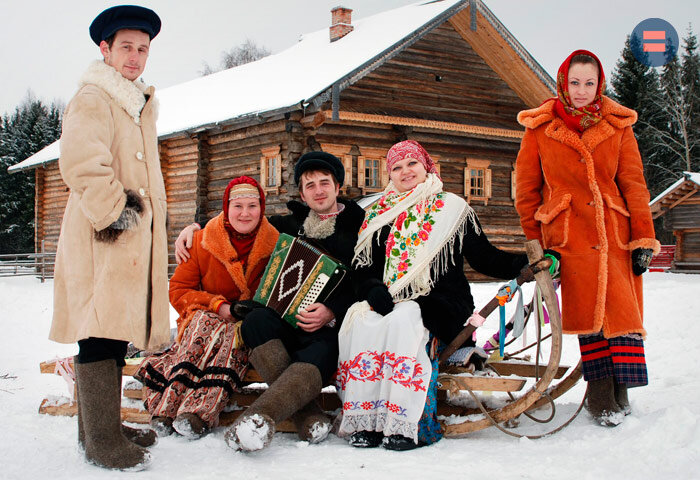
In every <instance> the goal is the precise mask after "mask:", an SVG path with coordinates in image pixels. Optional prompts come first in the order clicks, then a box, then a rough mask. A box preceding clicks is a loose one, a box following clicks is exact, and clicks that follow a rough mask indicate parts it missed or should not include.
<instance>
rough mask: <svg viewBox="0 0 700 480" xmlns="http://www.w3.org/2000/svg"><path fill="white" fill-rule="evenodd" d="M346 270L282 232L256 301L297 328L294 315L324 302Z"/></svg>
mask: <svg viewBox="0 0 700 480" xmlns="http://www.w3.org/2000/svg"><path fill="white" fill-rule="evenodd" d="M346 273H347V268H346V267H345V266H344V265H343V264H341V263H339V262H338V261H337V260H335V259H333V258H331V257H329V256H328V255H325V254H323V253H322V252H321V251H320V250H319V249H317V248H315V247H314V246H312V245H310V244H309V243H307V242H304V241H303V240H300V239H298V238H295V237H292V236H291V235H287V234H286V233H282V234H280V236H279V239H278V240H277V245H275V250H274V251H273V252H272V255H271V256H270V261H269V262H268V264H267V268H265V273H264V274H263V277H262V280H260V285H259V286H258V290H257V291H256V292H255V296H254V297H253V300H255V301H256V302H259V303H261V304H263V305H265V306H267V307H269V308H271V309H273V310H274V311H276V312H277V313H279V314H280V316H281V317H282V318H284V319H285V320H286V321H287V322H289V324H290V325H292V326H293V327H295V328H297V324H296V323H297V319H296V318H295V315H297V314H298V313H299V311H300V310H303V309H305V308H306V307H308V306H309V305H311V304H312V303H316V302H323V301H324V300H326V299H327V298H328V297H329V296H330V295H331V293H333V291H334V290H335V288H336V287H337V286H338V284H339V283H340V282H341V280H342V279H343V277H345V274H346Z"/></svg>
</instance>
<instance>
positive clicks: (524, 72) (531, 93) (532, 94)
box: [448, 9, 553, 108]
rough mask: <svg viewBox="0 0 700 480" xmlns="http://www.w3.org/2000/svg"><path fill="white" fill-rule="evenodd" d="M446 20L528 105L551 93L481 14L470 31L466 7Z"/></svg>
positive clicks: (548, 96)
mask: <svg viewBox="0 0 700 480" xmlns="http://www.w3.org/2000/svg"><path fill="white" fill-rule="evenodd" d="M469 10H470V9H469ZM448 21H449V23H450V24H451V25H452V26H453V27H454V29H455V30H456V31H457V33H459V34H460V35H461V36H462V38H464V40H466V41H467V42H468V43H469V45H470V46H471V47H472V48H473V49H474V51H475V52H476V53H477V54H479V56H480V57H481V58H482V59H483V60H484V62H486V64H487V65H488V66H489V67H491V68H492V69H493V70H494V71H495V72H496V73H498V75H499V76H500V77H501V78H502V79H503V81H505V82H506V83H507V84H508V86H509V87H510V88H511V89H513V91H514V92H515V93H517V94H518V96H519V97H520V98H521V99H522V101H523V102H525V104H526V105H528V106H529V107H530V108H534V107H536V106H538V105H540V104H541V103H542V102H544V101H545V100H546V99H547V98H550V97H552V96H553V92H552V91H551V90H550V89H549V87H548V86H547V85H546V84H544V83H543V82H542V80H540V78H539V77H538V76H537V75H536V74H535V73H534V72H533V71H532V70H531V69H530V67H529V66H528V65H527V64H526V63H525V62H524V61H523V60H522V59H521V58H520V55H519V54H518V53H517V52H516V51H515V50H513V48H512V47H511V46H510V45H509V44H508V43H507V42H506V41H505V39H504V38H503V37H502V36H501V35H500V34H499V33H498V32H497V31H496V29H495V28H493V26H492V25H491V23H490V22H489V21H488V20H487V19H486V18H485V17H484V16H483V15H481V14H478V15H477V29H476V31H472V30H471V28H470V26H469V24H470V18H469V13H468V9H464V10H462V11H461V12H459V13H457V14H456V15H454V16H453V17H452V18H450V19H449V20H448Z"/></svg>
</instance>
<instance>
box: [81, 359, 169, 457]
mask: <svg viewBox="0 0 700 480" xmlns="http://www.w3.org/2000/svg"><path fill="white" fill-rule="evenodd" d="M77 364H78V357H77V356H75V357H73V365H77ZM117 385H118V388H119V390H118V392H119V398H121V395H122V393H121V391H122V390H121V389H122V369H121V368H119V376H118V380H117ZM122 433H123V434H124V436H125V437H126V439H127V440H129V441H130V442H133V443H135V444H136V445H138V446H140V447H150V446H151V445H153V444H155V443H156V442H157V441H158V436H157V435H156V432H154V431H153V430H151V429H149V428H132V427H129V426H126V425H124V424H122ZM78 444H79V445H80V448H82V449H83V450H85V428H84V427H83V417H82V411H81V408H80V399H78Z"/></svg>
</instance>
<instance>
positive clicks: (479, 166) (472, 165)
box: [464, 158, 492, 205]
mask: <svg viewBox="0 0 700 480" xmlns="http://www.w3.org/2000/svg"><path fill="white" fill-rule="evenodd" d="M466 161H467V166H466V167H464V196H465V197H466V199H467V201H468V202H470V203H471V202H473V201H479V202H484V205H488V203H489V199H490V198H491V182H492V176H491V169H490V168H489V167H490V166H491V162H490V161H489V160H481V159H475V158H467V159H466ZM471 170H482V171H483V172H484V194H483V195H472V192H471Z"/></svg>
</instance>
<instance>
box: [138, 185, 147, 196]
mask: <svg viewBox="0 0 700 480" xmlns="http://www.w3.org/2000/svg"><path fill="white" fill-rule="evenodd" d="M139 195H141V196H142V197H143V196H144V195H146V190H144V189H143V187H141V188H139Z"/></svg>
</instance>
